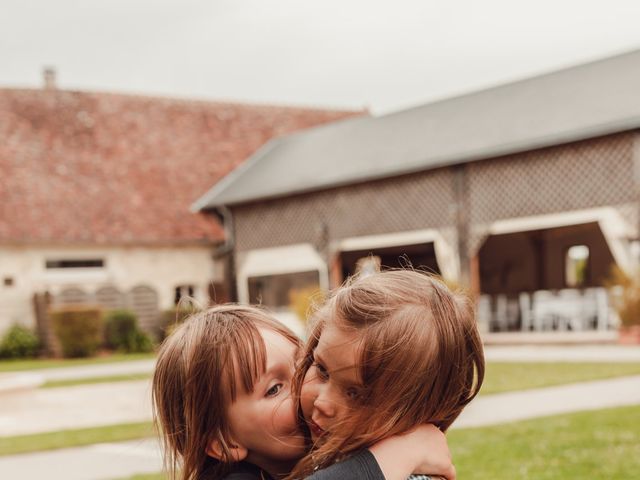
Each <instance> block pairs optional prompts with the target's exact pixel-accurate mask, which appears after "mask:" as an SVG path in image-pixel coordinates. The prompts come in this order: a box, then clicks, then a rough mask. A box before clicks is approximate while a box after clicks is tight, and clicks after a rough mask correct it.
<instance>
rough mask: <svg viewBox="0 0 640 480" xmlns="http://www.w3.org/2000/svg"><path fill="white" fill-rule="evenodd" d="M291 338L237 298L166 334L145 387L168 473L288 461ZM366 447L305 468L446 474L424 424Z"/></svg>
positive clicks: (259, 469)
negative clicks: (343, 457) (337, 459)
mask: <svg viewBox="0 0 640 480" xmlns="http://www.w3.org/2000/svg"><path fill="white" fill-rule="evenodd" d="M299 348H300V340H299V339H298V338H297V337H296V336H295V335H294V334H293V333H292V332H291V331H289V330H288V329H287V328H286V327H284V326H283V325H282V324H280V323H279V322H278V321H276V320H275V319H273V318H272V317H270V316H269V315H268V314H267V313H266V312H264V311H263V310H261V309H258V308H255V307H245V306H238V305H225V306H219V307H214V308H211V309H209V310H206V311H204V312H201V313H198V314H196V315H194V316H192V317H191V318H190V319H188V320H187V321H185V322H184V324H182V325H181V326H179V327H178V328H177V329H176V331H175V332H174V333H173V334H172V335H170V336H169V337H168V338H167V339H166V340H165V342H164V343H163V345H162V347H161V349H160V352H159V356H158V360H157V364H156V370H155V373H154V377H153V392H152V393H153V405H154V414H155V417H156V424H157V426H158V427H159V430H160V432H161V437H162V445H163V451H164V453H165V464H166V467H167V470H168V472H169V474H170V478H171V479H172V480H173V479H178V478H179V479H181V480H205V479H223V478H225V479H229V480H231V479H233V480H250V479H251V480H253V479H269V478H278V477H282V476H285V475H287V474H288V473H289V472H290V471H291V469H292V468H293V467H294V465H295V464H296V462H297V461H298V460H299V459H300V458H301V457H302V456H303V455H304V454H305V453H306V451H307V448H308V445H307V441H306V438H305V435H304V433H303V432H302V430H301V429H300V425H299V422H298V421H297V417H296V404H297V402H294V400H293V399H294V398H295V397H294V396H293V395H292V392H291V386H292V380H293V376H294V372H295V360H296V358H297V351H298V350H299ZM412 426H413V425H412ZM407 430H408V429H407ZM398 433H400V432H398ZM367 447H369V448H368V449H361V450H360V451H359V452H354V453H356V454H355V455H353V456H351V457H350V458H349V459H347V460H345V461H344V462H342V463H337V464H335V465H332V466H331V467H329V468H326V469H324V470H319V471H316V472H308V473H307V474H305V475H304V477H310V478H312V479H314V480H335V479H347V480H348V479H354V480H355V479H371V480H384V478H387V479H394V480H396V479H403V478H405V477H406V476H407V475H408V474H409V473H411V472H412V471H431V472H433V473H436V474H437V473H439V474H441V475H443V476H447V477H448V478H449V479H454V478H455V470H454V469H453V467H452V465H451V462H450V456H449V454H448V448H447V445H446V440H445V439H444V436H443V435H442V433H441V432H440V431H438V430H437V429H436V428H435V427H433V426H430V427H429V426H426V425H425V426H421V427H419V428H417V429H415V430H414V431H412V432H410V433H408V434H406V435H397V436H395V437H391V438H388V439H387V440H384V441H380V442H377V443H376V442H373V443H371V444H369V445H367ZM301 478H302V477H301Z"/></svg>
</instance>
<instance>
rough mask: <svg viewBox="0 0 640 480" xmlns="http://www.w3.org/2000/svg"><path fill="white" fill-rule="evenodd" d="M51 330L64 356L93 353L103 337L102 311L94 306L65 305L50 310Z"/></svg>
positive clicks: (80, 355) (83, 355) (86, 355)
mask: <svg viewBox="0 0 640 480" xmlns="http://www.w3.org/2000/svg"><path fill="white" fill-rule="evenodd" d="M51 322H52V324H53V331H54V333H55V334H56V337H58V340H59V341H60V346H61V347H62V353H63V354H64V356H65V357H88V356H91V355H93V354H94V353H95V352H96V351H97V350H98V348H99V347H100V345H101V344H102V338H103V321H102V312H101V310H100V309H99V308H96V307H65V308H61V309H59V310H54V311H52V312H51Z"/></svg>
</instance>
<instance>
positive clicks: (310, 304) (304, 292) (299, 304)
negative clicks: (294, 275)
mask: <svg viewBox="0 0 640 480" xmlns="http://www.w3.org/2000/svg"><path fill="white" fill-rule="evenodd" d="M324 300H325V294H324V292H323V291H322V290H320V288H319V287H318V286H310V287H305V288H292V289H291V290H290V291H289V308H290V309H291V310H292V311H293V312H295V313H296V315H297V316H298V318H299V319H300V321H302V322H303V323H305V324H306V323H307V320H308V318H309V317H310V316H311V315H312V314H313V312H314V310H316V309H317V307H318V305H321V304H322V303H323V302H324Z"/></svg>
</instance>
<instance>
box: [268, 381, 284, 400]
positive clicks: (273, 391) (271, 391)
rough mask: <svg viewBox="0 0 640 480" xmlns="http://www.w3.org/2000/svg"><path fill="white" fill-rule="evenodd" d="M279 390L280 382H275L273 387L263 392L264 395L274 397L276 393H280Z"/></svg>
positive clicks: (280, 388)
mask: <svg viewBox="0 0 640 480" xmlns="http://www.w3.org/2000/svg"><path fill="white" fill-rule="evenodd" d="M280 390H282V384H281V383H276V384H275V385H274V386H273V387H271V388H270V389H269V390H267V393H265V395H264V396H265V397H275V396H276V395H278V394H279V393H280Z"/></svg>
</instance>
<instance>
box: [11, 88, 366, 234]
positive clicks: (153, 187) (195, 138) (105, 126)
mask: <svg viewBox="0 0 640 480" xmlns="http://www.w3.org/2000/svg"><path fill="white" fill-rule="evenodd" d="M362 113H363V112H346V111H330V110H317V109H308V108H288V107H275V106H256V105H246V104H230V103H213V102H204V101H187V100H175V99H166V98H152V97H140V96H127V95H115V94H103V93H89V92H70V91H60V90H53V91H51V90H9V89H0V242H3V243H8V242H11V243H14V242H18V243H24V242H36V243H41V242H52V243H88V244H95V243H98V244H113V243H131V244H141V243H194V242H215V241H218V240H220V239H221V237H222V229H221V227H220V225H219V224H217V223H216V222H215V221H214V220H212V219H211V218H210V217H206V216H204V215H202V214H193V213H191V212H190V211H189V206H190V205H191V204H192V203H193V202H194V201H195V200H196V199H198V198H199V197H200V196H201V195H202V194H203V193H204V192H206V191H207V190H208V189H209V188H210V187H211V186H212V185H213V184H215V183H216V182H217V181H218V180H219V179H221V178H222V177H223V176H225V175H226V174H227V173H229V172H230V171H231V170H232V169H233V168H235V167H236V166H238V165H239V164H240V163H241V162H242V161H244V160H245V159H247V158H248V157H249V156H250V155H251V154H252V153H253V152H255V151H256V150H257V149H258V148H259V147H260V146H262V145H263V144H264V143H265V142H266V141H267V140H269V139H270V138H272V137H276V136H280V135H284V134H287V133H290V132H293V131H295V130H299V129H303V128H307V127H311V126H314V125H318V124H321V123H325V122H331V121H334V120H338V119H341V118H345V117H348V116H353V115H358V114H362Z"/></svg>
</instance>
